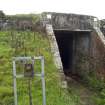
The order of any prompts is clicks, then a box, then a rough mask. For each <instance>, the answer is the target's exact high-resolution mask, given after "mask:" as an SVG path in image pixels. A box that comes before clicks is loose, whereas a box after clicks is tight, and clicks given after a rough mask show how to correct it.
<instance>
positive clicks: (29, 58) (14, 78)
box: [12, 56, 46, 105]
mask: <svg viewBox="0 0 105 105" xmlns="http://www.w3.org/2000/svg"><path fill="white" fill-rule="evenodd" d="M29 60H30V61H32V64H33V65H35V64H34V62H35V60H40V61H41V73H35V74H34V76H38V77H41V80H42V97H43V105H46V92H45V78H44V77H45V76H44V75H45V74H44V57H43V56H39V57H13V62H12V63H13V89H14V105H18V101H17V100H18V97H17V82H16V80H17V78H24V75H23V74H22V75H17V73H16V62H17V61H29Z"/></svg>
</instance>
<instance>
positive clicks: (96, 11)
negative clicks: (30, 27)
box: [0, 0, 105, 19]
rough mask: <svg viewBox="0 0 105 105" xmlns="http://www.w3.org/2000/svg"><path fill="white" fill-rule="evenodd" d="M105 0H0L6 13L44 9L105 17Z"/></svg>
mask: <svg viewBox="0 0 105 105" xmlns="http://www.w3.org/2000/svg"><path fill="white" fill-rule="evenodd" d="M104 5H105V0H0V10H3V11H4V12H5V13H6V14H22V13H23V14H26V13H40V12H43V11H50V12H66V13H76V14H85V15H93V16H97V17H98V18H100V19H102V18H105V13H104V11H105V6H104Z"/></svg>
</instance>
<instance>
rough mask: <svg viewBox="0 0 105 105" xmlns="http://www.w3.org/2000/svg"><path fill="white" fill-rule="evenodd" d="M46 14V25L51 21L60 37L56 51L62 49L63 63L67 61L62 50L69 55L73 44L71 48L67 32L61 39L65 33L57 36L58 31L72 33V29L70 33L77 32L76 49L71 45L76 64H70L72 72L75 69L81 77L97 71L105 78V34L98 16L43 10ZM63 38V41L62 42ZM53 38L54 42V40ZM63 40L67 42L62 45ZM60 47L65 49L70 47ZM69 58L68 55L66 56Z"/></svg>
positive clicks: (74, 40)
mask: <svg viewBox="0 0 105 105" xmlns="http://www.w3.org/2000/svg"><path fill="white" fill-rule="evenodd" d="M42 17H43V26H44V27H46V26H47V24H50V25H52V27H53V31H54V32H53V36H55V38H56V40H55V41H54V43H56V44H58V47H56V48H54V52H55V53H56V52H58V51H60V53H59V54H58V56H59V59H60V57H61V60H58V62H59V63H58V64H60V62H61V61H62V63H63V62H64V61H63V60H62V59H63V58H62V53H65V55H67V52H68V51H69V47H68V50H67V49H66V48H67V47H66V46H69V44H70V43H69V41H70V40H66V41H65V42H64V40H65V39H67V38H70V37H66V36H67V34H64V36H63V37H64V39H60V38H61V37H62V35H61V33H60V35H59V38H58V40H57V37H58V35H57V34H56V31H59V32H61V31H65V32H67V31H69V32H72V33H69V34H68V36H70V35H72V36H73V39H72V40H73V43H72V45H73V49H72V47H71V50H72V53H73V55H72V56H73V58H72V68H68V69H72V72H71V70H70V72H68V73H69V74H70V75H71V73H73V74H76V75H79V76H80V77H86V76H88V75H90V74H91V73H92V72H94V73H95V74H96V75H97V77H99V78H101V79H103V78H104V77H105V76H104V75H105V73H104V71H105V65H104V57H105V37H104V35H103V33H102V32H101V30H100V24H99V21H98V19H97V18H96V17H94V16H86V15H76V14H63V13H44V14H42ZM47 17H48V18H47ZM60 40H62V41H61V42H59V41H60ZM72 40H71V41H72ZM56 41H57V42H56ZM67 41H68V42H67ZM50 42H51V43H53V41H50ZM59 43H66V45H65V44H60V45H59ZM67 43H68V44H67ZM60 46H61V48H60ZM52 49H53V48H52ZM60 49H65V50H67V51H64V50H60ZM64 59H65V58H64ZM67 59H68V58H66V60H67ZM55 61H56V59H55ZM58 68H59V66H58ZM64 69H65V67H64V64H63V70H64ZM64 72H65V71H64Z"/></svg>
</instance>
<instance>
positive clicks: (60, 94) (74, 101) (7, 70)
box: [0, 31, 79, 105]
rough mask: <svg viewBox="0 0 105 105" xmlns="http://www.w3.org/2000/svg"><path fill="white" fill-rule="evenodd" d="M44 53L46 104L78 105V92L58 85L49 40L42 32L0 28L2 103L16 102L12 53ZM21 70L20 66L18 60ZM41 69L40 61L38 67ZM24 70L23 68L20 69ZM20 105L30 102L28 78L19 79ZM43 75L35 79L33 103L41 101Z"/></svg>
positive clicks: (37, 104)
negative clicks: (0, 30) (74, 92)
mask: <svg viewBox="0 0 105 105" xmlns="http://www.w3.org/2000/svg"><path fill="white" fill-rule="evenodd" d="M39 55H43V56H44V57H45V79H46V98H47V105H79V96H77V95H75V94H73V93H69V92H68V91H67V90H65V89H61V88H60V86H59V80H60V78H59V74H58V71H57V69H56V67H55V65H54V63H53V58H52V54H51V51H50V44H49V42H48V39H47V37H46V36H45V35H44V34H43V33H36V32H30V31H27V32H23V31H19V32H17V31H5V32H3V31H2V32H0V105H14V102H13V101H14V100H13V98H14V97H13V77H12V57H14V56H39ZM17 68H18V70H20V69H21V67H19V64H18V67H17ZM37 69H40V66H39V63H38V62H37V66H36V69H35V70H37ZM20 71H21V70H20ZM17 88H18V105H29V96H28V79H19V80H17ZM41 90H42V89H41V80H40V78H36V77H35V78H34V79H33V80H32V96H33V105H42V92H41Z"/></svg>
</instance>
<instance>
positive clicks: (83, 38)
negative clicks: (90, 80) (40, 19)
mask: <svg viewBox="0 0 105 105" xmlns="http://www.w3.org/2000/svg"><path fill="white" fill-rule="evenodd" d="M54 34H55V37H56V40H57V43H58V48H59V52H60V56H61V60H62V64H63V70H64V73H65V75H67V76H70V75H71V74H72V73H73V72H74V71H76V70H75V69H76V66H77V65H78V64H79V63H80V62H79V60H80V59H81V58H80V57H79V56H78V54H79V53H83V55H87V54H89V49H90V31H69V30H54ZM84 67H85V66H84Z"/></svg>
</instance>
